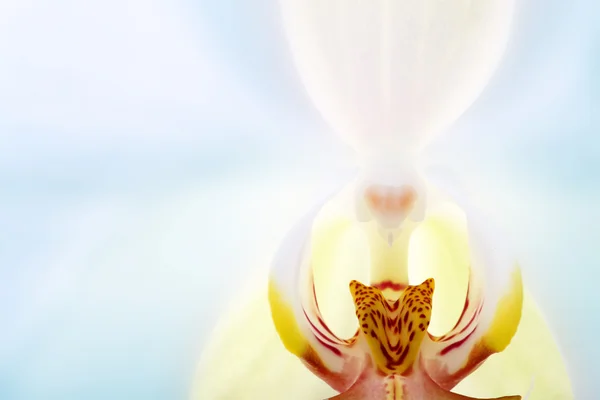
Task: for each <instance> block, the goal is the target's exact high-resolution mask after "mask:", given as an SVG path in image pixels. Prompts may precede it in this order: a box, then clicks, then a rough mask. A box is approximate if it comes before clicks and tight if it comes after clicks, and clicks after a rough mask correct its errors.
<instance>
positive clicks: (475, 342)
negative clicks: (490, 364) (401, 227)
mask: <svg viewBox="0 0 600 400" xmlns="http://www.w3.org/2000/svg"><path fill="white" fill-rule="evenodd" d="M467 212H468V214H467V215H466V216H465V215H464V213H462V214H463V215H461V216H458V218H457V216H452V217H453V218H447V219H443V218H442V217H437V219H435V217H431V216H430V217H429V219H432V218H434V219H435V222H434V224H433V225H435V228H436V231H437V232H436V233H437V234H439V235H442V236H443V237H444V238H448V237H452V236H458V237H459V238H464V239H463V240H465V241H466V242H467V246H464V245H463V246H461V248H462V249H463V251H464V249H465V248H468V254H469V257H468V259H465V257H462V260H461V261H462V262H467V264H466V265H465V266H462V268H467V266H468V267H470V268H468V272H469V278H468V284H467V290H466V297H464V299H465V300H464V303H463V307H462V311H461V313H460V316H459V318H458V320H456V322H455V324H454V326H453V327H452V328H451V329H450V330H448V331H447V333H445V334H443V335H441V336H432V337H431V339H429V340H426V342H425V343H424V345H423V353H424V357H425V358H426V359H427V361H426V367H427V370H428V372H429V374H430V376H431V377H432V378H433V379H434V380H435V381H436V382H437V383H438V384H439V385H440V386H442V387H444V388H447V389H451V388H453V387H454V386H456V384H457V383H458V382H460V381H461V380H463V379H464V378H465V377H466V376H468V375H469V374H470V373H472V372H473V371H474V370H475V369H476V368H477V367H478V366H479V365H480V364H481V363H482V362H483V361H485V359H486V358H487V357H489V356H490V355H491V354H494V353H498V352H500V351H503V350H504V349H505V348H506V346H508V344H509V343H510V340H511V339H512V337H513V336H514V334H515V332H516V330H517V327H518V325H519V322H520V318H521V309H522V301H523V288H522V282H521V274H520V271H519V269H518V268H517V267H516V264H515V263H514V261H512V260H511V259H510V257H509V256H508V253H507V252H505V251H504V249H502V248H501V247H500V244H499V243H500V240H501V239H497V238H495V237H493V236H491V235H490V233H489V230H487V229H485V227H484V226H483V225H484V224H485V226H486V227H487V226H488V225H489V223H488V221H485V222H484V221H483V219H482V217H481V216H480V215H479V214H478V212H477V210H476V209H475V208H474V207H472V206H470V207H468V208H467ZM461 217H462V218H461ZM424 225H425V226H427V221H426V222H425V223H424ZM431 225H432V224H431V223H430V224H429V226H431ZM427 243H429V242H427ZM438 243H440V241H438ZM441 243H444V244H448V243H452V240H443V241H441ZM424 246H425V248H423V249H422V250H421V251H422V252H426V253H427V255H428V257H430V258H431V257H432V254H433V251H432V248H431V247H430V246H429V245H424ZM415 247H416V248H417V249H416V251H419V250H418V241H417V242H416V243H415ZM443 254H444V255H445V253H443ZM454 258H461V257H459V256H456V257H454ZM450 259H452V258H450ZM424 264H425V263H423V262H420V263H419V267H418V269H419V271H420V273H423V271H424V270H426V266H425V265H424ZM436 265H437V270H438V271H436V272H439V271H443V270H444V269H445V270H446V272H448V271H450V270H451V268H452V267H453V265H452V264H451V263H448V262H447V261H446V257H444V256H441V257H438V258H437V259H436ZM429 273H430V274H432V275H429V276H434V277H436V274H433V271H429ZM463 296H464V295H463Z"/></svg>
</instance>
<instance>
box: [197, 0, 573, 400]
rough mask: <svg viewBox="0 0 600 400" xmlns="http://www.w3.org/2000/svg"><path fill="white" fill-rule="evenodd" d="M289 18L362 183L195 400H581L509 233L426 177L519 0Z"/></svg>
mask: <svg viewBox="0 0 600 400" xmlns="http://www.w3.org/2000/svg"><path fill="white" fill-rule="evenodd" d="M281 4H282V15H283V20H284V26H285V29H286V33H287V36H288V40H289V42H290V46H291V49H292V55H293V57H294V60H295V63H296V66H297V68H298V71H299V74H300V77H301V79H302V82H303V84H304V86H305V88H306V90H307V92H308V94H309V96H310V98H311V99H312V100H313V102H314V104H315V105H316V107H317V109H318V110H319V111H320V112H321V114H322V115H323V117H324V118H325V119H326V120H327V121H328V122H329V123H330V125H331V126H332V127H333V129H334V130H335V131H336V132H337V133H338V134H339V135H340V136H341V137H342V138H343V139H344V140H345V141H346V142H347V143H349V144H350V145H351V146H352V147H353V148H354V149H355V150H356V153H357V154H358V155H359V157H360V160H361V163H362V170H361V174H360V176H359V177H358V179H357V180H356V181H354V182H351V183H349V184H347V185H345V186H344V188H343V189H341V190H337V191H333V195H330V196H327V197H326V198H325V199H323V200H321V201H319V202H317V204H316V205H315V206H314V208H313V209H312V210H311V211H310V212H308V213H307V215H306V216H305V217H304V218H303V219H301V220H300V222H298V223H297V224H296V225H295V226H294V227H293V229H292V230H291V231H290V232H289V234H288V235H287V237H286V238H285V239H284V240H283V243H282V244H281V246H280V248H279V250H278V252H277V255H276V256H275V259H274V261H273V265H272V268H271V272H270V277H269V283H268V288H266V287H263V286H262V285H260V284H259V286H258V287H257V288H256V293H262V295H260V296H257V297H253V299H254V300H251V299H250V298H248V299H245V300H243V303H244V306H243V307H242V308H241V309H240V310H238V311H237V312H233V313H232V314H231V316H230V318H229V319H224V321H225V322H223V325H221V327H220V328H218V329H217V330H216V331H215V339H214V340H213V343H212V345H211V346H209V349H208V350H207V351H206V352H205V353H204V356H203V361H202V362H201V369H200V378H199V380H198V382H197V387H196V391H195V393H196V394H195V396H196V398H198V399H258V398H261V399H274V400H279V399H304V400H306V399H309V400H310V399H313V398H314V399H319V398H321V399H322V398H325V397H327V398H331V399H339V400H343V399H347V400H352V399H355V400H384V399H389V400H392V399H404V400H422V399H440V400H460V399H474V398H496V399H521V398H524V396H525V395H526V394H527V393H528V392H529V395H530V397H529V399H530V400H542V399H543V400H548V399H556V400H567V399H571V398H572V393H571V388H570V383H569V379H568V375H567V373H566V369H565V366H564V363H563V362H562V359H561V356H560V353H559V351H558V348H557V346H556V344H555V342H554V339H553V338H552V335H551V333H550V332H549V330H548V328H547V326H546V324H545V322H544V320H543V317H542V316H541V314H540V312H539V310H538V309H537V306H536V305H535V303H534V302H533V300H532V299H531V298H530V296H529V295H528V294H527V292H526V291H525V290H524V286H523V279H522V276H521V271H520V268H519V265H518V263H517V260H516V258H515V257H513V256H512V255H511V252H510V251H509V249H508V248H507V246H506V245H505V244H504V243H505V240H503V236H502V235H501V234H499V233H498V232H497V230H496V229H495V228H494V227H493V224H492V222H491V219H490V218H488V217H486V214H485V213H483V212H482V211H480V210H479V209H478V207H477V206H475V205H474V204H472V203H471V201H470V200H469V197H468V196H466V195H465V193H464V191H461V190H457V188H456V186H454V185H452V184H450V183H449V180H448V179H441V180H435V179H433V177H432V176H427V175H426V174H425V173H424V172H422V171H421V170H420V168H419V163H418V162H417V161H418V158H419V154H420V150H421V149H422V147H423V146H424V145H425V144H426V142H427V140H428V139H430V138H431V137H432V135H433V134H435V133H437V132H439V131H441V130H443V129H444V128H445V127H447V126H448V125H450V124H451V123H452V122H453V121H454V120H455V119H456V118H458V116H460V114H462V113H463V112H464V111H465V109H466V108H468V106H469V105H470V104H471V103H472V102H473V101H474V100H475V98H476V97H477V96H478V94H479V93H480V92H481V90H482V89H483V87H484V86H485V84H486V83H487V81H488V80H489V77H490V76H491V74H492V72H493V70H494V69H495V67H496V65H497V63H498V62H499V60H500V58H501V55H502V53H503V51H504V48H505V46H506V43H507V41H508V33H509V27H510V21H511V19H512V14H513V8H514V2H513V1H510V0H482V1H478V2H472V1H468V0H454V1H448V2H439V1H435V0H426V1H420V2H409V1H405V0H395V1H394V0H377V1H368V2H367V1H358V0H348V1H335V2H334V1H322V0H282V1H281ZM267 289H268V299H267V298H266V296H265V294H266V293H265V292H267ZM261 291H264V292H261ZM240 301H242V300H240ZM281 345H283V346H281ZM283 348H285V349H287V351H288V352H289V353H291V355H293V356H294V357H289V355H288V354H286V352H285V351H284V349H283ZM298 359H300V361H301V362H302V364H303V365H304V367H305V368H306V370H302V369H301V368H299V365H300V363H299V362H298ZM226 360H233V361H234V362H229V361H226ZM223 365H226V366H223ZM313 375H314V376H313ZM502 396H504V397H502Z"/></svg>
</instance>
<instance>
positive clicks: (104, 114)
mask: <svg viewBox="0 0 600 400" xmlns="http://www.w3.org/2000/svg"><path fill="white" fill-rule="evenodd" d="M519 3H520V4H521V5H520V13H519V18H518V19H517V22H516V23H515V31H516V33H515V35H514V37H513V40H512V42H511V46H510V48H509V51H508V53H507V55H506V58H505V60H504V62H503V64H502V66H501V68H500V70H499V71H498V73H497V75H496V76H495V77H494V79H493V80H492V82H491V83H490V85H489V87H488V89H487V90H486V92H485V93H484V94H483V96H482V97H481V98H480V99H479V101H478V102H477V103H476V104H475V105H474V106H473V107H472V108H471V109H470V110H469V111H468V112H467V113H466V114H465V115H464V116H463V118H461V120H460V121H459V122H458V123H457V124H456V125H455V126H454V127H453V128H452V129H451V131H450V132H448V133H447V134H446V135H445V136H444V137H442V138H440V140H439V141H438V144H437V146H436V147H435V148H433V149H432V150H431V155H432V157H433V158H434V159H440V160H445V161H446V162H447V163H448V164H449V165H451V166H452V168H453V169H454V170H456V171H457V173H459V175H461V176H462V178H463V180H464V181H465V182H467V183H468V185H469V187H471V189H472V191H473V192H474V193H478V196H480V198H481V201H482V204H485V205H486V206H487V208H488V209H489V210H491V211H492V212H493V213H494V215H495V216H496V218H497V219H498V220H499V221H500V222H501V224H502V225H503V226H504V228H505V229H506V231H507V232H508V233H509V236H510V239H511V240H512V241H513V243H515V244H516V248H517V250H518V251H519V252H520V254H521V255H522V259H523V264H524V267H525V277H526V279H527V283H528V285H529V287H530V289H531V291H532V292H533V293H534V295H535V296H536V297H537V298H538V299H539V300H540V302H541V303H542V305H543V308H544V311H545V313H546V315H547V317H548V320H549V323H550V324H551V326H552V328H553V329H554V331H555V333H556V337H557V339H558V340H559V342H560V344H561V347H562V350H563V353H564V355H565V358H566V360H567V362H568V364H569V368H570V371H571V373H572V375H573V376H572V379H573V382H574V385H575V389H576V394H577V398H578V399H584V400H587V399H590V400H592V399H596V398H600V397H598V396H599V395H598V394H597V392H598V389H600V388H599V385H598V383H597V378H598V370H599V369H600V363H599V362H598V357H600V351H599V347H598V341H597V340H595V336H596V335H597V333H598V330H600V316H599V314H600V294H599V289H598V288H599V285H598V282H599V281H600V273H599V272H598V271H600V255H599V253H600V251H599V249H598V247H599V246H600V207H599V206H598V205H599V204H600V137H599V132H600V121H599V119H598V118H599V117H598V111H600V110H599V106H600V99H599V94H598V93H599V90H600V32H599V30H598V28H597V27H598V26H599V24H598V20H597V19H598V18H597V15H598V11H599V10H598V6H596V5H594V4H593V3H594V1H593V0H589V1H583V0H581V1H571V2H565V1H559V0H527V1H521V2H519ZM594 26H595V27H596V28H595V27H594ZM351 159H352V158H351V153H350V151H349V149H347V148H345V147H344V146H342V145H341V144H340V142H339V141H338V139H337V138H336V137H334V136H333V135H332V134H331V133H330V132H329V130H328V128H327V127H326V126H325V125H324V123H323V122H322V121H321V120H320V117H319V116H318V115H317V113H316V111H315V110H314V109H313V108H312V107H311V105H310V102H309V100H308V99H307V98H306V97H305V95H304V92H303V91H302V88H301V85H300V84H299V83H298V78H297V76H296V75H295V72H294V69H293V67H292V65H291V62H290V59H289V54H288V50H287V48H286V43H285V41H284V39H283V36H282V34H281V29H280V25H279V20H278V18H277V9H276V4H275V2H274V1H273V0H253V1H241V0H236V1H234V0H219V1H216V0H214V1H196V2H194V1H191V0H183V1H177V0H176V1H166V0H155V1H153V2H145V1H142V0H119V1H117V0H105V1H96V0H91V1H87V2H82V1H67V0H55V1H52V2H50V1H42V0H30V1H18V0H8V1H7V0H4V1H0V399H10V400H17V399H18V400H21V399H27V400H30V399H31V400H34V399H65V400H70V399H165V400H175V399H183V398H186V396H187V394H188V392H189V387H190V383H191V379H192V376H193V373H194V367H195V364H196V362H197V360H198V356H199V354H200V352H201V350H202V346H203V345H204V344H205V342H206V339H207V338H208V336H209V334H210V331H211V327H212V326H213V324H214V323H215V321H216V319H217V317H218V314H219V312H220V311H222V310H223V309H224V308H225V307H226V304H227V301H228V299H229V298H230V296H231V295H232V294H233V293H235V291H236V290H237V288H239V287H241V286H242V284H243V282H244V281H245V280H246V279H247V278H248V277H249V276H252V275H255V274H256V272H255V271H256V269H257V268H260V267H261V266H264V264H266V263H268V260H269V258H270V254H271V252H272V251H273V248H274V247H275V246H276V244H277V241H278V240H279V239H280V238H281V235H283V233H284V232H285V230H286V229H287V228H288V227H289V226H290V225H291V224H292V222H293V221H294V219H295V218H296V217H298V216H299V215H300V214H301V213H302V212H303V211H304V210H305V209H306V208H308V206H309V205H310V202H311V200H312V199H313V197H314V196H315V195H316V193H318V192H319V190H320V189H322V188H323V187H326V184H327V182H328V181H329V180H331V179H334V178H335V176H337V175H339V174H347V173H348V171H351V169H352V166H351V162H350V160H351ZM594 393H596V394H594Z"/></svg>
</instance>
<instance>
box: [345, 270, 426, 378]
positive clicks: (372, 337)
mask: <svg viewBox="0 0 600 400" xmlns="http://www.w3.org/2000/svg"><path fill="white" fill-rule="evenodd" d="M434 287H435V284H434V281H433V279H427V280H426V281H425V282H423V283H421V284H420V285H417V286H408V288H406V290H405V291H404V292H403V293H402V295H401V296H400V298H399V299H397V300H388V299H386V298H385V297H384V295H383V293H382V292H381V290H379V289H377V288H375V287H372V286H365V285H363V284H362V283H360V282H357V281H352V282H350V292H351V293H352V297H353V298H354V305H355V307H356V317H357V318H358V322H359V325H360V328H359V329H360V331H361V332H362V333H363V335H364V338H365V340H366V342H367V344H368V346H369V350H370V352H371V357H372V358H373V361H374V363H375V365H376V366H377V368H378V369H379V371H381V372H382V373H384V374H386V375H390V374H400V375H408V374H410V372H411V369H412V366H413V364H414V362H415V360H416V359H417V356H418V354H419V349H420V347H421V342H422V341H423V338H424V337H425V334H426V333H427V327H428V326H429V321H430V319H431V299H432V296H433V290H434Z"/></svg>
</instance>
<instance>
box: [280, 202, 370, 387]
mask: <svg viewBox="0 0 600 400" xmlns="http://www.w3.org/2000/svg"><path fill="white" fill-rule="evenodd" d="M320 210H321V206H320V205H319V206H317V207H315V208H314V209H313V211H312V212H310V213H309V214H308V215H307V216H306V217H304V218H303V219H302V220H301V221H300V222H299V223H298V224H297V225H296V226H295V227H294V228H293V229H292V230H291V231H290V232H289V234H288V235H287V237H286V238H285V239H284V241H283V243H282V245H281V247H280V249H279V251H278V253H277V255H276V256H275V259H274V261H273V268H272V270H271V277H270V283H269V302H270V304H271V309H272V316H273V323H274V324H275V328H276V330H277V332H278V333H279V336H280V337H281V340H282V342H283V344H284V345H285V346H286V348H287V349H288V350H289V351H290V352H291V353H292V354H294V355H296V356H297V357H299V358H300V359H301V360H302V361H303V362H304V364H305V365H306V366H307V367H308V369H310V370H311V371H312V372H313V373H314V374H315V375H317V376H318V377H320V378H321V379H323V380H324V381H325V382H327V383H328V384H329V385H330V386H331V387H333V388H334V389H336V390H337V391H340V392H343V391H345V390H346V389H347V388H348V387H350V385H352V383H354V381H355V380H356V378H357V377H358V375H359V374H360V372H361V370H362V365H363V363H364V359H365V356H364V353H363V352H362V351H361V350H360V349H358V348H357V347H356V346H355V344H356V342H355V337H353V338H350V339H342V338H340V337H338V336H337V335H336V334H335V333H334V332H333V331H332V330H331V328H330V327H329V326H328V325H327V324H326V323H325V321H324V318H323V316H322V314H321V311H320V308H319V304H318V302H317V294H316V287H315V281H314V275H313V269H312V245H311V237H312V228H313V225H314V221H315V218H316V216H317V214H318V213H319V211H320Z"/></svg>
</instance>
